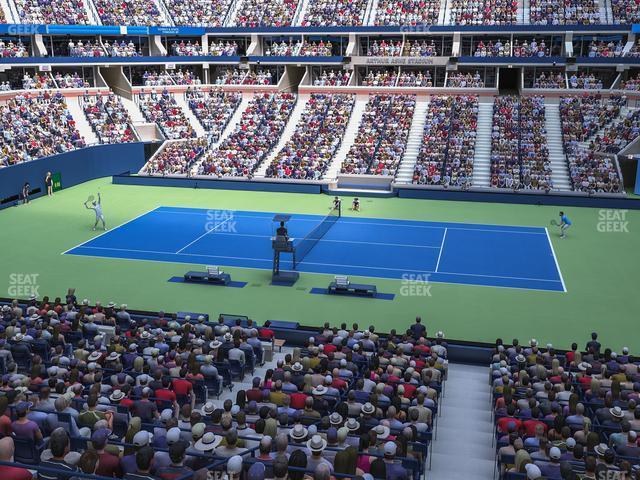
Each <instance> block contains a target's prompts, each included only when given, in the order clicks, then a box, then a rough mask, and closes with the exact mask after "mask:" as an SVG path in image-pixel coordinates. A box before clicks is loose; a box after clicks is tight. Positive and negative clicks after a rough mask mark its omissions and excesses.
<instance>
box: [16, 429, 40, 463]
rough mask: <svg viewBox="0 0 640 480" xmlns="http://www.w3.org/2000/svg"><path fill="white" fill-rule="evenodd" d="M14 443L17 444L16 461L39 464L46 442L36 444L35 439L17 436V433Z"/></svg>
mask: <svg viewBox="0 0 640 480" xmlns="http://www.w3.org/2000/svg"><path fill="white" fill-rule="evenodd" d="M13 443H14V445H15V453H14V454H13V458H14V460H15V461H16V462H18V463H26V464H28V465H38V464H39V463H40V455H41V454H42V451H43V450H44V444H40V445H36V444H35V442H34V441H33V440H29V439H27V438H20V437H16V436H15V435H14V437H13Z"/></svg>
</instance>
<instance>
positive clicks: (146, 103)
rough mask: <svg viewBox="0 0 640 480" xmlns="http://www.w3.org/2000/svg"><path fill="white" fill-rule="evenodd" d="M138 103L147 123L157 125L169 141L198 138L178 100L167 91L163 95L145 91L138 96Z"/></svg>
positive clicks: (153, 91)
mask: <svg viewBox="0 0 640 480" xmlns="http://www.w3.org/2000/svg"><path fill="white" fill-rule="evenodd" d="M137 102H138V105H139V106H140V110H141V111H142V114H143V115H144V117H145V118H146V119H147V121H149V122H153V123H156V124H157V125H158V127H159V128H160V130H162V133H163V134H164V136H165V137H166V138H167V139H168V140H176V139H179V138H190V137H195V136H196V133H195V131H194V129H193V127H192V125H191V124H190V123H189V120H187V118H186V117H185V115H184V112H183V111H182V109H181V108H180V106H179V105H178V103H177V102H176V99H175V98H174V97H173V95H171V94H170V93H169V92H168V91H167V90H163V91H162V92H161V93H158V92H156V91H155V90H152V91H151V92H149V93H147V92H145V91H144V90H143V91H141V92H140V93H139V94H138V96H137Z"/></svg>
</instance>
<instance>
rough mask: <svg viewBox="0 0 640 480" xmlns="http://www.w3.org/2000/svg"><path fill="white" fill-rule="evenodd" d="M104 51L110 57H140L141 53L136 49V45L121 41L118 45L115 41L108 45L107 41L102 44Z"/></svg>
mask: <svg viewBox="0 0 640 480" xmlns="http://www.w3.org/2000/svg"><path fill="white" fill-rule="evenodd" d="M104 49H105V50H106V52H107V54H108V55H109V56H110V57H141V56H142V52H141V51H140V50H139V49H138V48H137V47H136V45H135V44H134V43H133V42H132V41H129V42H126V41H124V40H121V41H120V43H118V41H117V40H114V41H113V43H112V44H111V43H109V41H108V40H107V41H105V42H104Z"/></svg>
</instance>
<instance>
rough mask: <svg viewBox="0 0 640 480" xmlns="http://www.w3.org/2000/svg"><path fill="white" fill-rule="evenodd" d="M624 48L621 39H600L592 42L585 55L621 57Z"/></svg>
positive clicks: (591, 56)
mask: <svg viewBox="0 0 640 480" xmlns="http://www.w3.org/2000/svg"><path fill="white" fill-rule="evenodd" d="M623 50H624V43H622V42H621V41H619V40H618V41H617V42H614V41H608V42H605V41H599V42H591V43H590V44H589V47H588V49H587V51H586V52H584V53H583V56H586V57H590V58H597V57H604V58H610V57H621V56H622V51H623Z"/></svg>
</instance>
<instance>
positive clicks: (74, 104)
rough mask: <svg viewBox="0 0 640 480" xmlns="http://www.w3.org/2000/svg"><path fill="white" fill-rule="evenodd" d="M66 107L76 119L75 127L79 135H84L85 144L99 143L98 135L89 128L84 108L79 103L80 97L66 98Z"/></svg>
mask: <svg viewBox="0 0 640 480" xmlns="http://www.w3.org/2000/svg"><path fill="white" fill-rule="evenodd" d="M67 107H69V113H71V116H72V117H73V119H74V120H75V121H76V129H77V130H78V132H80V135H81V136H82V137H84V141H85V143H86V144H87V145H95V144H97V143H100V140H99V139H98V136H97V135H96V133H95V132H94V131H93V128H91V124H90V123H89V121H88V120H87V117H86V115H85V114H84V110H83V109H82V106H81V105H80V97H75V98H68V99H67Z"/></svg>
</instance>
